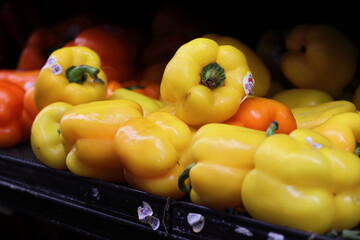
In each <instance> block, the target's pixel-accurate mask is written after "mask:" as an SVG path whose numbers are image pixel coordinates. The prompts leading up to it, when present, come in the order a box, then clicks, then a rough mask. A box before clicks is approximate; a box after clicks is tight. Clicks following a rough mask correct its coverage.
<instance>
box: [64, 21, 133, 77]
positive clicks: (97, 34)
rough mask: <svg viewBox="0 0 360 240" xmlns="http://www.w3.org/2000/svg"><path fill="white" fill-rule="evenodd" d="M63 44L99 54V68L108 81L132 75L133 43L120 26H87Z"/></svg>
mask: <svg viewBox="0 0 360 240" xmlns="http://www.w3.org/2000/svg"><path fill="white" fill-rule="evenodd" d="M65 46H66V47H70V46H84V47H88V48H90V49H92V50H93V51H95V52H96V53H97V54H99V56H100V58H101V63H102V67H101V69H102V70H103V71H104V73H105V75H106V77H107V79H108V80H109V81H111V80H115V81H119V82H122V81H124V80H126V79H129V78H130V77H132V76H133V75H134V72H135V55H136V54H135V52H136V51H135V44H134V43H133V42H132V41H131V38H130V36H129V34H128V32H127V31H126V30H125V29H123V28H122V27H120V26H117V25H113V24H101V25H97V26H93V27H90V28H87V29H85V30H83V31H81V32H80V33H79V34H78V35H77V36H76V38H75V39H74V40H72V41H70V42H68V43H67V44H66V45H65Z"/></svg>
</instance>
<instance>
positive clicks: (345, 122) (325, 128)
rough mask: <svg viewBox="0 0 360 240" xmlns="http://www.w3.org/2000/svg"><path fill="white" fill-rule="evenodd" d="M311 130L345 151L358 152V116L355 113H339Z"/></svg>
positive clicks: (359, 121) (359, 128) (359, 140)
mask: <svg viewBox="0 0 360 240" xmlns="http://www.w3.org/2000/svg"><path fill="white" fill-rule="evenodd" d="M313 130H315V131H317V132H319V133H321V134H323V135H324V136H326V137H327V138H329V139H330V141H332V142H333V144H334V145H335V146H336V147H338V148H342V149H344V150H346V151H349V152H352V153H356V152H358V150H359V149H358V150H357V148H358V146H357V145H358V143H359V142H360V114H359V113H357V112H344V113H339V114H337V115H335V116H333V117H331V118H330V119H328V120H327V121H326V122H324V123H323V124H320V125H319V126H316V127H314V128H313Z"/></svg>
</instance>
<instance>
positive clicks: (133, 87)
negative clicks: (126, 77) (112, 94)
mask: <svg viewBox="0 0 360 240" xmlns="http://www.w3.org/2000/svg"><path fill="white" fill-rule="evenodd" d="M125 88H126V89H129V90H135V89H144V87H143V86H139V85H132V86H129V87H125Z"/></svg>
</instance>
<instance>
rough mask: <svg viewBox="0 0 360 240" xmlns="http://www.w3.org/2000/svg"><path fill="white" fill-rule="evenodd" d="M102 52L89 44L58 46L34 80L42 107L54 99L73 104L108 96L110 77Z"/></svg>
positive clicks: (37, 104)
mask: <svg viewBox="0 0 360 240" xmlns="http://www.w3.org/2000/svg"><path fill="white" fill-rule="evenodd" d="M100 68H101V59H100V57H99V55H98V54H97V53H96V52H94V51H93V50H91V49H90V48H87V47H79V46H76V47H63V48H60V49H58V50H55V51H54V52H53V53H52V54H51V55H50V56H49V58H48V60H47V62H46V64H45V65H44V67H43V68H42V69H41V71H40V73H39V76H38V79H37V81H36V83H35V93H34V95H35V96H34V97H35V103H36V106H37V107H38V108H39V109H42V108H44V107H45V106H46V105H48V104H50V103H53V102H66V103H69V104H72V105H77V104H80V103H87V102H91V101H98V100H105V98H106V94H107V79H106V76H105V74H104V72H103V71H102V70H101V69H100Z"/></svg>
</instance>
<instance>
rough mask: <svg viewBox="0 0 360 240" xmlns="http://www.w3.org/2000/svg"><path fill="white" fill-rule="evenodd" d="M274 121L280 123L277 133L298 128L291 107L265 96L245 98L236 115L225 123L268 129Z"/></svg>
mask: <svg viewBox="0 0 360 240" xmlns="http://www.w3.org/2000/svg"><path fill="white" fill-rule="evenodd" d="M273 121H276V122H277V123H278V125H279V126H278V129H277V130H276V131H275V133H285V134H289V133H290V132H292V131H293V130H295V129H296V128H297V124H296V119H295V117H294V115H293V113H292V112H291V110H290V108H289V107H287V106H286V105H285V104H283V103H281V102H278V101H276V100H274V99H270V98H265V97H249V98H247V99H245V100H244V101H243V102H242V103H241V104H240V106H239V109H238V111H237V112H236V113H235V115H233V116H232V117H231V118H229V119H228V120H226V121H225V122H224V123H227V124H231V125H237V126H243V127H247V128H251V129H257V130H262V131H266V130H267V128H268V127H269V125H270V123H271V122H273Z"/></svg>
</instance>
